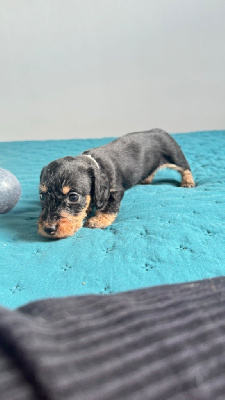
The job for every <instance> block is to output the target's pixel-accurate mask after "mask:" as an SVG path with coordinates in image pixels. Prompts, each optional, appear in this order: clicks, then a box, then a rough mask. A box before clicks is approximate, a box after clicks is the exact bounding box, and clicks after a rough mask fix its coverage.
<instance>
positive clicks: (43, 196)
mask: <svg viewBox="0 0 225 400" xmlns="http://www.w3.org/2000/svg"><path fill="white" fill-rule="evenodd" d="M40 200H41V201H45V200H46V193H40Z"/></svg>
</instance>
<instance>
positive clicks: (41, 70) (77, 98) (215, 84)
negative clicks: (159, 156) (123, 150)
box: [0, 0, 225, 140]
mask: <svg viewBox="0 0 225 400" xmlns="http://www.w3.org/2000/svg"><path fill="white" fill-rule="evenodd" d="M224 21H225V1H224V0H214V1H212V0H113V1H112V0H111V1H107V0H95V1H93V0H82V1H80V0H32V1H30V0H20V1H17V0H1V2H0V54H1V62H0V140H32V139H54V138H72V137H101V136H119V135H121V134H124V133H127V132H130V131H138V130H146V129H149V128H152V127H156V126H157V127H161V128H164V129H166V130H168V131H169V132H186V131H195V130H210V129H224V128H225V112H224V96H225V45H224V41H225V23H224Z"/></svg>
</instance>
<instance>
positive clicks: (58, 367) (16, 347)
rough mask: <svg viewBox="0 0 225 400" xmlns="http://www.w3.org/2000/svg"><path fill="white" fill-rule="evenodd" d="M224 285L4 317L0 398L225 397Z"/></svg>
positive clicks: (33, 307)
mask: <svg viewBox="0 0 225 400" xmlns="http://www.w3.org/2000/svg"><path fill="white" fill-rule="evenodd" d="M224 287H225V278H217V279H210V280H205V281H201V282H194V283H188V284H179V285H171V286H159V287H154V288H148V289H142V290H137V291H133V292H128V293H122V294H121V293H119V294H115V295H110V296H94V295H93V296H79V297H69V298H65V299H49V300H43V301H38V302H34V303H31V304H28V305H27V306H24V307H22V308H20V309H18V310H17V311H9V310H6V309H3V308H2V309H1V310H0V348H1V353H0V399H1V400H5V399H7V400H28V399H29V400H34V399H43V400H44V399H52V400H53V399H55V400H69V399H76V400H84V399H85V400H114V399H117V400H118V399H121V400H126V399H129V400H134V399H135V400H136V399H137V400H148V399H151V400H167V399H173V400H183V399H185V400H186V399H191V400H194V399H203V400H215V399H221V400H222V399H224V398H225V291H224Z"/></svg>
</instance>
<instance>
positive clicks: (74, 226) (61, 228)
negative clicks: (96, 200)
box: [38, 196, 91, 239]
mask: <svg viewBox="0 0 225 400" xmlns="http://www.w3.org/2000/svg"><path fill="white" fill-rule="evenodd" d="M90 202H91V196H87V197H86V206H85V207H84V209H83V210H82V211H81V212H80V213H79V214H78V215H75V216H74V215H71V214H70V213H69V212H66V211H62V212H61V215H60V217H61V218H60V220H59V221H58V228H57V231H56V233H55V234H54V235H48V234H47V233H46V232H45V231H44V227H46V226H48V224H47V223H46V222H43V221H42V220H41V219H39V221H38V233H40V234H41V235H42V236H45V237H47V238H50V239H62V238H66V237H68V236H72V235H73V234H74V233H75V232H76V231H78V229H80V228H81V227H82V225H83V220H84V218H85V217H86V216H87V210H88V207H89V204H90Z"/></svg>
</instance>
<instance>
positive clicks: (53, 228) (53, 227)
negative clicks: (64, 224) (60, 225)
mask: <svg viewBox="0 0 225 400" xmlns="http://www.w3.org/2000/svg"><path fill="white" fill-rule="evenodd" d="M44 231H45V233H47V234H48V235H54V233H55V232H56V231H57V226H56V225H50V226H45V227H44Z"/></svg>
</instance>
